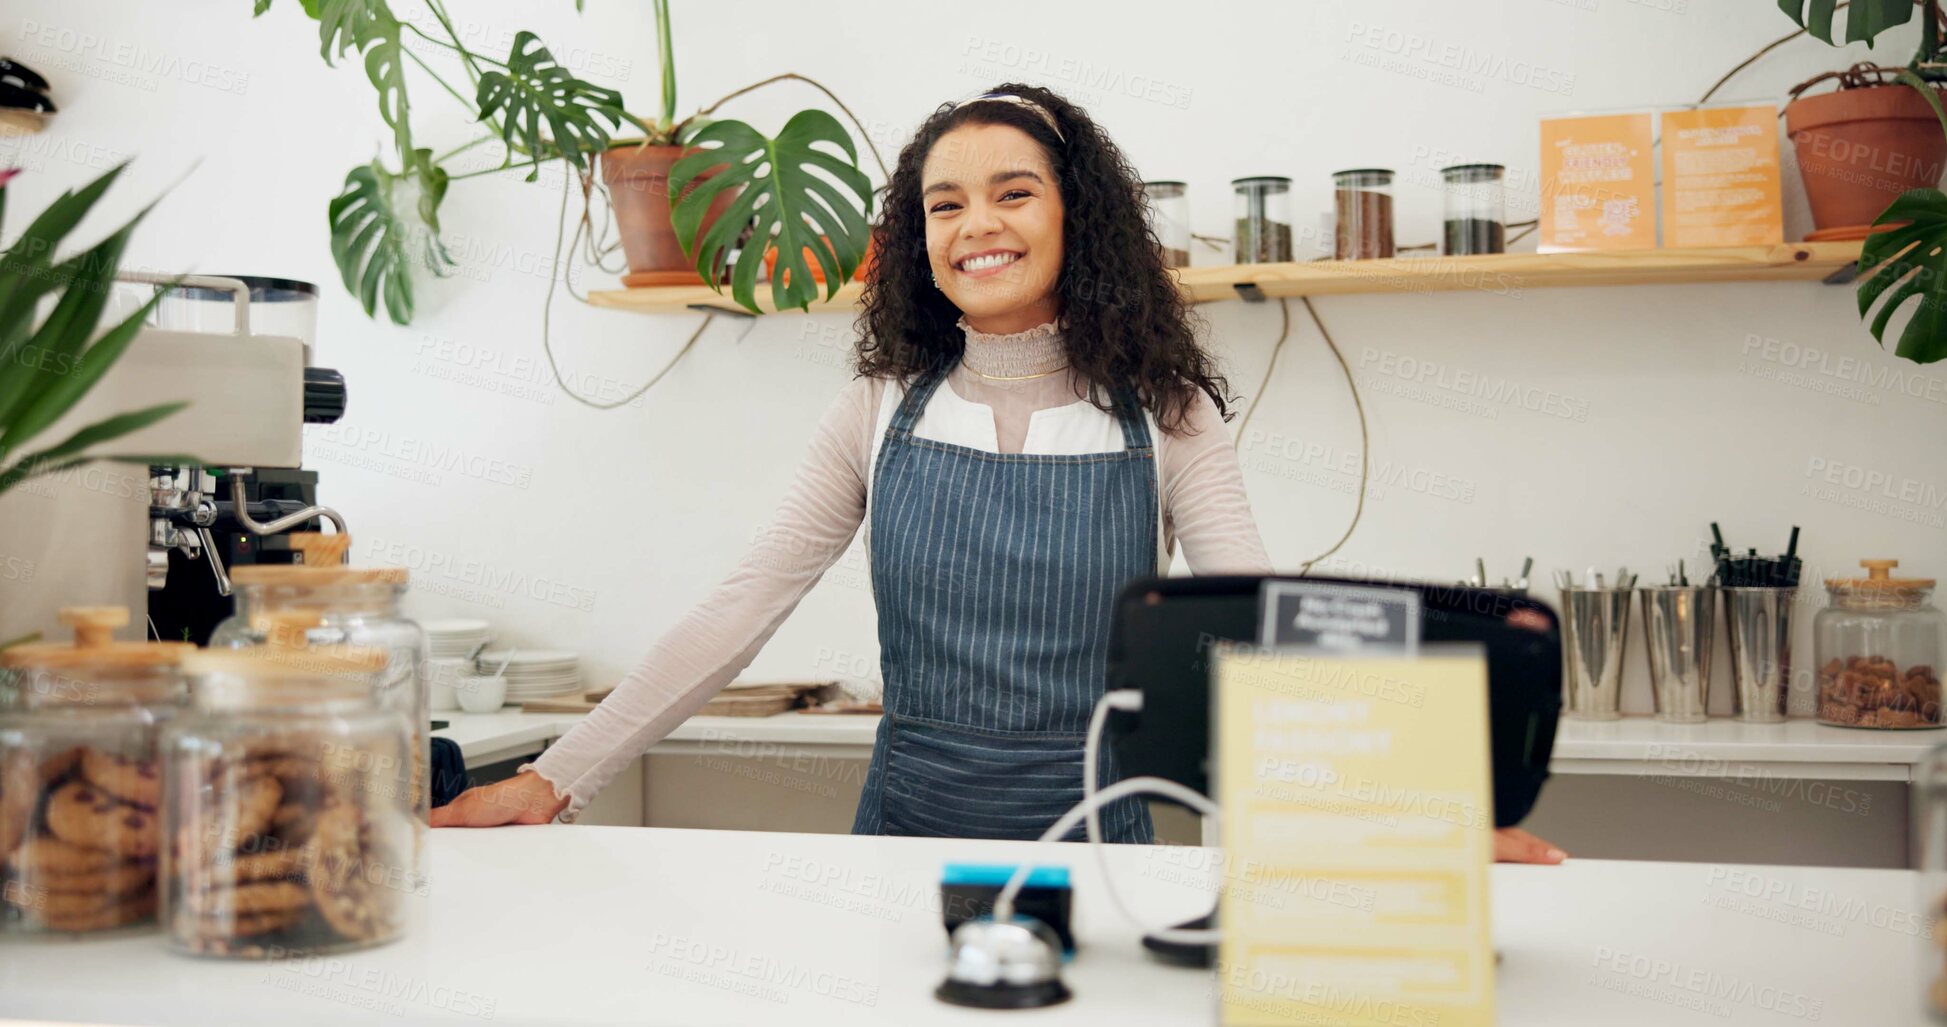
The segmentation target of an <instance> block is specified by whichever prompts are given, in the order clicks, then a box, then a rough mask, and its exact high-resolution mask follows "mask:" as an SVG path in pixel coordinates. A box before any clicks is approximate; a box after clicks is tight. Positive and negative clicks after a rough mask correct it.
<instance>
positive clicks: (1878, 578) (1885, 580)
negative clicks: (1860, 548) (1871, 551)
mask: <svg viewBox="0 0 1947 1027" xmlns="http://www.w3.org/2000/svg"><path fill="white" fill-rule="evenodd" d="M1899 565H1900V561H1898V560H1861V561H1859V566H1861V567H1864V568H1866V576H1865V577H1863V578H1827V579H1825V587H1826V588H1829V589H1831V590H1832V591H1834V592H1885V593H1907V594H1911V593H1918V592H1924V591H1926V590H1927V589H1930V588H1932V587H1933V586H1934V579H1932V578H1896V577H1893V575H1892V572H1893V568H1895V567H1898V566H1899Z"/></svg>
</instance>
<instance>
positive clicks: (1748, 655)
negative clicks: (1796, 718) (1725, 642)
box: [1718, 585, 1798, 724]
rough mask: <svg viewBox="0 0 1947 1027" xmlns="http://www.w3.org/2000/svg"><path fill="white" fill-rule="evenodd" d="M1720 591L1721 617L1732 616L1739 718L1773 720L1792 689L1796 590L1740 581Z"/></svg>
mask: <svg viewBox="0 0 1947 1027" xmlns="http://www.w3.org/2000/svg"><path fill="white" fill-rule="evenodd" d="M1718 591H1720V592H1722V593H1723V594H1724V619H1725V620H1726V621H1729V622H1730V633H1731V683H1732V685H1733V686H1734V687H1735V692H1734V695H1735V697H1736V699H1737V719H1739V720H1742V721H1744V722H1746V723H1750V724H1776V723H1778V722H1780V721H1782V720H1784V719H1785V704H1786V701H1787V700H1788V699H1789V698H1790V693H1791V678H1792V649H1791V646H1792V626H1791V610H1792V601H1793V599H1794V598H1795V597H1796V596H1797V594H1798V590H1797V589H1796V588H1792V587H1789V586H1778V585H1739V586H1728V587H1724V588H1720V589H1718Z"/></svg>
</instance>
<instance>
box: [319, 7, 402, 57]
mask: <svg viewBox="0 0 1947 1027" xmlns="http://www.w3.org/2000/svg"><path fill="white" fill-rule="evenodd" d="M314 2H315V5H316V6H315V8H314V7H313V4H312V3H306V4H305V7H304V9H305V12H306V13H308V14H310V15H311V17H313V18H316V19H317V20H318V44H319V49H318V54H319V56H321V57H323V58H324V59H325V63H326V64H330V63H332V60H333V59H334V58H337V57H342V56H344V55H345V54H346V52H348V51H351V50H363V49H365V47H366V46H367V45H368V44H370V43H371V42H372V41H374V40H377V39H381V38H384V37H385V36H386V35H387V34H388V33H389V34H390V35H391V36H392V37H393V38H395V39H396V38H397V37H398V35H399V19H397V18H395V17H393V16H392V9H391V8H390V7H387V6H386V5H385V0H314Z"/></svg>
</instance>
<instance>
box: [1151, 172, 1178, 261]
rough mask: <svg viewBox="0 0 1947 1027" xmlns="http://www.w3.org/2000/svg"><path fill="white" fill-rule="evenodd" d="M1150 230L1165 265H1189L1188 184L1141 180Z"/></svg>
mask: <svg viewBox="0 0 1947 1027" xmlns="http://www.w3.org/2000/svg"><path fill="white" fill-rule="evenodd" d="M1143 196H1144V198H1146V199H1147V200H1148V201H1149V230H1150V231H1151V232H1154V233H1155V234H1156V245H1157V247H1158V252H1159V253H1160V254H1161V255H1162V258H1163V266H1164V267H1189V266H1190V187H1189V186H1187V185H1185V184H1183V183H1182V182H1144V183H1143Z"/></svg>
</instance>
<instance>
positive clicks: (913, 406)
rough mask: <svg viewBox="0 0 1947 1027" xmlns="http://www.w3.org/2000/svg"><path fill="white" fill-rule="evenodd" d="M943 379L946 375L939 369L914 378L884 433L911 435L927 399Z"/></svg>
mask: <svg viewBox="0 0 1947 1027" xmlns="http://www.w3.org/2000/svg"><path fill="white" fill-rule="evenodd" d="M945 380H946V375H945V374H944V373H943V372H940V371H927V372H924V373H922V374H920V376H919V377H918V378H915V379H914V380H913V383H912V385H911V386H909V387H908V388H907V389H906V398H905V399H903V400H900V402H899V408H898V409H897V410H894V411H893V412H892V422H891V423H890V424H888V425H886V434H887V435H888V436H891V435H911V434H912V433H913V426H914V425H916V424H918V423H919V417H920V415H921V414H922V413H925V412H926V404H927V401H929V400H931V399H932V398H933V390H935V389H937V388H939V387H940V383H941V382H943V381H945Z"/></svg>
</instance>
